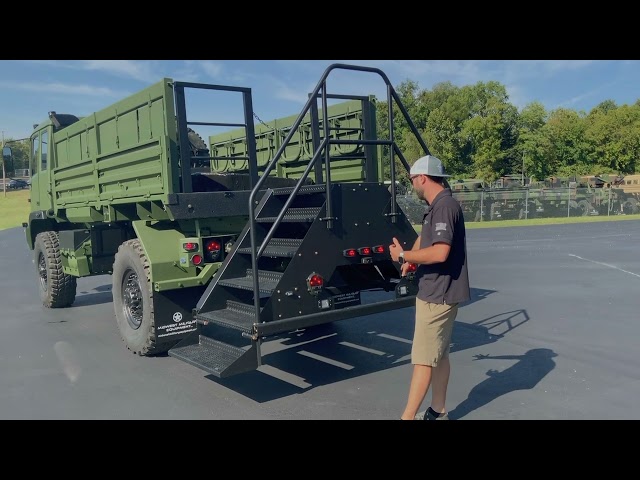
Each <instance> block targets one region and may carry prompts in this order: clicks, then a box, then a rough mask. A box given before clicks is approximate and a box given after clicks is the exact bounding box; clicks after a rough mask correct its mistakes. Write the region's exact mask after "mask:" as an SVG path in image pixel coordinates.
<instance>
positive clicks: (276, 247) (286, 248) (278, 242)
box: [238, 238, 302, 258]
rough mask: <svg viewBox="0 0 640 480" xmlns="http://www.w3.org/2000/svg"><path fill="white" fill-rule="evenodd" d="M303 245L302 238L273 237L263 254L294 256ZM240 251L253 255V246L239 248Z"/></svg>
mask: <svg viewBox="0 0 640 480" xmlns="http://www.w3.org/2000/svg"><path fill="white" fill-rule="evenodd" d="M300 245H302V239H292V238H272V239H271V241H270V242H269V245H267V248H265V249H264V252H263V254H262V255H267V256H271V257H289V258H291V257H293V256H294V255H295V254H296V252H297V251H298V249H299V248H300ZM238 253H245V254H249V255H251V247H243V248H239V249H238Z"/></svg>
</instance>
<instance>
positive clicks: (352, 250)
mask: <svg viewBox="0 0 640 480" xmlns="http://www.w3.org/2000/svg"><path fill="white" fill-rule="evenodd" d="M342 255H344V256H345V257H347V258H354V257H357V256H358V251H357V250H356V249H355V248H347V249H346V250H344V251H343V252H342Z"/></svg>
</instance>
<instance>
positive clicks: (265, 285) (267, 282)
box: [218, 270, 282, 294]
mask: <svg viewBox="0 0 640 480" xmlns="http://www.w3.org/2000/svg"><path fill="white" fill-rule="evenodd" d="M281 278H282V273H279V272H269V271H265V270H260V271H259V272H258V283H259V287H260V293H261V294H262V293H264V294H271V293H272V292H273V291H274V290H275V289H276V286H277V285H278V282H279V281H280V279H281ZM218 285H224V286H226V287H235V288H241V289H242V290H253V273H252V271H251V270H248V271H247V275H246V276H244V277H236V278H225V279H224V280H220V281H219V282H218Z"/></svg>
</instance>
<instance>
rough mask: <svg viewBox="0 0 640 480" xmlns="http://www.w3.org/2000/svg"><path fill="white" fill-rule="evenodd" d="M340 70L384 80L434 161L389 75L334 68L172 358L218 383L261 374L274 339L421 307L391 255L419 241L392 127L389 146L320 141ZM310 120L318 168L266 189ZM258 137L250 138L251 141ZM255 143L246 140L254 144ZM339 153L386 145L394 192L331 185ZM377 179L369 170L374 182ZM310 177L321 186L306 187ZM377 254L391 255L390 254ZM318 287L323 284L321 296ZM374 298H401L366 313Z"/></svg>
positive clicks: (376, 186) (252, 205) (373, 184)
mask: <svg viewBox="0 0 640 480" xmlns="http://www.w3.org/2000/svg"><path fill="white" fill-rule="evenodd" d="M336 68H341V69H350V70H360V71H369V72H374V73H378V74H380V75H381V76H383V78H384V80H385V82H386V83H387V86H388V91H389V99H388V100H389V104H390V105H391V101H392V99H394V100H395V101H396V102H397V103H398V105H399V107H400V110H401V112H402V113H403V114H404V116H405V118H406V120H407V122H408V124H409V126H410V128H411V129H412V130H413V131H414V133H415V134H416V135H417V137H418V141H419V143H420V144H421V145H422V146H423V148H424V150H425V152H426V153H429V151H428V149H427V147H426V145H425V144H424V142H423V141H422V139H421V138H420V137H419V134H418V132H417V129H416V128H415V126H414V125H413V123H412V122H411V120H410V119H409V118H408V114H407V113H406V110H405V109H404V107H403V106H402V105H401V103H400V99H399V98H398V97H397V95H396V93H395V91H393V88H392V87H391V85H390V83H389V80H388V79H387V78H386V76H385V75H384V74H383V73H382V72H380V71H379V70H377V69H369V68H366V67H356V66H346V65H333V66H331V67H329V68H328V69H327V70H326V72H325V74H324V75H323V78H322V79H321V80H320V82H319V83H318V86H317V87H316V90H315V92H314V93H313V94H312V95H311V96H310V98H309V101H308V102H307V105H306V106H305V107H304V109H303V111H302V113H301V114H300V116H299V117H298V119H297V120H296V122H295V123H294V124H293V126H292V127H291V129H290V133H289V135H288V136H287V138H286V139H285V140H284V141H283V143H282V145H281V147H280V148H279V149H278V151H277V153H276V154H275V156H274V158H273V159H272V160H271V161H270V162H269V164H268V165H267V167H266V169H265V171H264V172H263V173H262V176H261V177H260V179H259V180H258V182H257V184H256V185H255V186H254V188H253V189H252V192H251V195H250V197H249V204H248V210H249V221H248V223H247V224H246V226H245V227H244V229H243V231H242V232H241V233H240V235H239V236H238V238H237V240H236V241H235V243H234V245H233V247H232V248H231V250H230V251H229V252H227V253H226V257H225V259H224V261H223V263H222V265H221V267H220V268H219V270H218V271H217V272H216V274H215V275H214V276H213V278H212V280H211V281H210V283H209V285H208V286H207V288H206V290H205V292H204V294H203V295H202V297H201V298H200V300H199V302H198V304H197V306H196V308H195V309H194V311H193V314H194V318H195V319H196V320H197V322H198V330H197V331H196V332H194V334H193V335H191V336H190V337H187V338H185V339H184V340H183V341H181V342H180V343H178V344H177V345H176V346H174V347H173V348H172V349H170V350H169V352H168V353H169V355H171V356H173V357H176V358H179V359H181V360H183V361H185V362H187V363H189V364H191V365H194V366H196V367H198V368H200V369H202V370H204V371H206V372H208V373H210V374H212V375H214V376H216V377H219V378H225V377H230V376H233V375H236V374H239V373H244V372H248V371H251V370H255V369H257V368H258V367H259V366H260V365H261V352H260V346H261V342H262V341H263V339H264V338H266V336H269V335H274V334H278V333H281V332H286V331H291V330H294V329H296V328H304V327H307V326H312V325H319V324H322V323H327V322H331V321H335V320H341V319H346V318H353V317H357V316H362V315H368V314H372V313H379V312H383V311H388V310H394V309H398V308H405V307H409V306H412V305H413V302H414V298H415V296H414V295H415V289H412V287H410V286H409V285H408V284H407V283H406V281H405V280H403V279H401V278H400V275H399V268H398V266H397V265H394V264H393V262H392V261H391V259H390V256H389V252H388V248H387V249H385V248H384V247H388V245H389V243H390V242H391V238H392V237H394V236H395V237H397V238H399V239H400V240H401V241H405V243H406V244H409V245H412V244H413V241H414V240H415V238H416V232H415V230H414V229H413V226H412V225H411V224H410V223H409V221H408V220H407V218H406V217H405V216H404V214H403V212H402V211H401V210H400V209H399V207H398V205H397V203H396V200H395V192H396V190H395V188H396V186H395V162H394V154H397V155H398V156H399V157H400V160H401V161H402V163H403V164H404V165H405V167H406V168H407V170H408V169H409V165H408V164H407V162H406V160H405V159H404V158H403V157H402V154H401V153H400V151H399V150H398V149H397V146H396V144H395V142H394V139H393V135H394V133H393V123H392V121H391V118H390V119H389V126H390V137H391V138H390V139H389V140H372V139H368V138H366V137H363V139H361V140H358V141H355V140H335V139H333V140H332V139H331V135H330V132H329V126H328V122H322V123H323V125H322V126H323V128H324V132H323V134H322V135H320V121H319V119H318V109H317V103H316V102H317V98H318V97H321V98H322V102H323V111H325V112H326V111H327V97H329V96H328V95H327V93H326V84H325V82H326V77H327V76H328V74H329V72H330V71H331V70H333V69H336ZM309 111H311V115H312V130H313V131H314V146H315V147H316V148H315V153H314V155H313V158H312V159H311V161H310V162H309V164H308V166H307V168H306V170H305V171H304V173H303V174H302V175H301V178H300V179H299V181H298V182H297V184H296V185H295V186H294V187H286V188H272V189H264V188H263V184H264V182H265V180H266V179H267V178H268V177H269V172H270V171H271V170H272V169H273V168H274V166H275V165H276V164H277V162H278V160H279V159H280V157H281V155H282V153H283V151H284V149H285V147H286V145H287V144H288V142H289V141H290V139H291V137H292V135H293V134H294V132H295V131H296V129H297V128H298V126H299V125H300V123H301V121H302V119H303V117H304V116H305V115H306V114H307V112H309ZM389 115H391V108H390V109H389ZM252 132H253V130H252V129H247V133H248V135H249V133H252ZM319 139H321V140H319ZM252 141H253V138H249V136H247V142H248V144H251V142H252ZM331 143H335V144H340V143H351V144H353V143H357V144H361V145H363V146H373V145H387V146H388V147H389V150H390V157H391V159H390V160H391V163H390V164H391V165H392V168H391V186H390V187H387V186H386V185H384V184H383V183H382V182H380V181H379V179H378V178H375V179H373V180H371V181H370V182H369V181H368V182H362V183H359V184H346V183H344V184H343V183H338V182H335V183H334V182H332V180H331V169H330V164H331V158H330V157H329V145H330V144H331ZM249 162H250V164H251V165H254V167H255V164H257V162H256V158H255V149H254V148H252V149H249ZM256 168H257V167H256ZM323 169H324V170H323ZM374 170H375V169H374V168H373V167H371V166H369V167H367V172H372V171H374ZM254 171H257V170H256V169H255V168H254ZM311 171H314V172H315V177H316V179H320V181H322V183H319V184H317V185H307V184H306V182H307V178H308V176H309V173H310V172H311ZM258 195H260V197H258ZM256 198H260V200H259V201H257V200H256ZM374 246H378V247H382V251H377V250H375V249H373V248H372V247H374ZM349 249H359V250H360V253H359V254H358V255H357V258H349V256H348V255H346V254H345V252H346V251H347V250H349ZM366 249H369V250H366ZM312 279H320V280H321V281H323V282H324V284H322V283H321V286H320V288H317V286H314V285H313V280H312ZM400 286H402V287H403V288H399V287H400ZM373 290H378V291H385V292H390V293H391V297H392V298H387V299H385V300H383V301H380V302H376V303H375V304H363V303H362V299H361V295H360V292H361V291H373Z"/></svg>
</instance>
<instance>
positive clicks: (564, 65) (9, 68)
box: [0, 60, 640, 139]
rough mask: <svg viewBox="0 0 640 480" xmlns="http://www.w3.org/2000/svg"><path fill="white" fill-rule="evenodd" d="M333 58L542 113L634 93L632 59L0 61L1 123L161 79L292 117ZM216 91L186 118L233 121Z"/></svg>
mask: <svg viewBox="0 0 640 480" xmlns="http://www.w3.org/2000/svg"><path fill="white" fill-rule="evenodd" d="M333 63H346V64H354V65H365V66H368V67H375V68H379V69H381V70H382V71H383V72H384V73H385V74H386V75H387V76H388V77H389V79H390V81H391V83H392V84H393V85H394V87H397V86H398V85H399V84H400V83H401V82H403V81H405V80H413V81H415V82H417V83H418V85H419V86H420V88H422V89H431V88H432V87H433V86H434V85H435V84H436V83H438V82H443V81H450V82H451V83H453V84H454V85H457V86H464V85H473V84H475V83H477V82H479V81H483V82H486V81H490V80H495V81H498V82H500V83H502V84H503V85H504V86H505V87H506V88H507V93H508V95H509V99H510V101H511V102H512V103H513V104H514V105H515V106H517V107H518V108H522V107H523V106H525V105H526V104H528V103H530V102H532V101H535V100H537V101H540V102H542V103H543V104H544V106H545V107H546V108H547V109H548V110H553V109H556V108H559V107H566V108H571V109H574V110H584V111H587V112H588V111H589V110H590V109H591V108H593V107H594V106H596V105H597V104H598V103H600V102H602V101H604V100H609V99H610V100H614V101H615V102H616V103H617V104H618V105H623V104H633V103H634V102H636V100H637V99H638V98H640V90H639V89H638V85H640V61H639V60H0V72H2V75H0V130H2V132H4V137H5V139H7V138H13V139H20V138H25V137H28V136H29V134H30V133H31V129H32V126H33V124H37V123H40V122H41V121H43V120H45V119H46V117H47V112H49V111H52V110H53V111H56V112H58V113H70V114H74V115H76V116H84V115H88V114H90V113H92V112H93V111H96V110H100V109H101V108H104V107H106V106H108V105H110V104H111V103H114V102H116V101H118V100H120V99H122V98H124V97H126V96H127V95H130V94H132V93H135V92H137V91H139V90H141V89H143V88H145V87H147V86H149V85H151V84H153V83H155V82H157V81H160V80H161V79H162V78H163V77H170V78H173V79H174V80H180V81H187V82H202V83H213V84H217V85H233V86H240V87H249V88H251V89H252V98H253V110H254V112H255V114H256V115H257V116H258V117H259V118H260V119H262V120H264V121H269V120H272V119H274V118H279V117H283V116H288V115H297V114H299V113H300V111H301V109H302V107H303V106H304V104H305V102H306V100H307V94H308V93H309V92H310V91H311V90H312V89H313V88H314V87H315V86H316V84H317V83H318V80H319V79H320V78H321V76H322V74H323V72H324V71H325V69H326V68H327V67H328V66H329V65H331V64H333ZM328 90H329V93H335V94H344V95H369V94H372V95H376V96H377V97H378V98H380V99H383V100H384V99H386V93H385V87H384V82H383V81H382V79H381V78H380V77H379V76H378V75H375V74H371V73H362V72H354V71H343V70H334V71H332V72H331V74H330V75H329V80H328ZM225 95H226V96H224V97H223V96H219V97H216V98H215V100H213V101H209V103H204V102H200V101H196V100H189V98H187V105H188V109H189V110H188V115H189V120H190V121H203V122H242V121H243V117H242V108H241V104H240V100H239V95H238V94H225ZM232 95H233V98H231V96H232ZM190 102H191V104H190ZM192 109H193V110H192ZM192 111H193V113H192ZM199 133H201V132H199ZM202 133H204V134H208V132H202ZM204 134H203V135H202V136H203V137H205V135H204Z"/></svg>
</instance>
